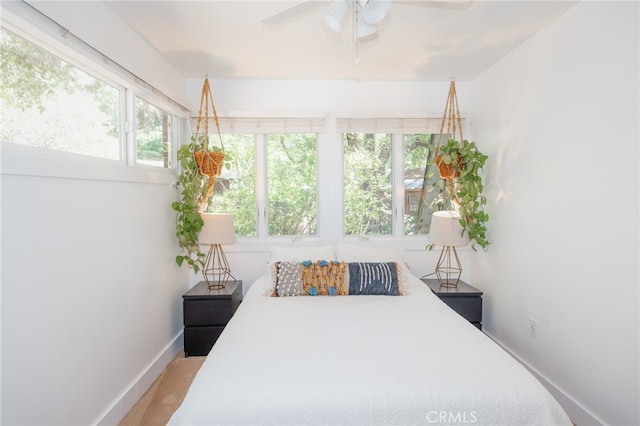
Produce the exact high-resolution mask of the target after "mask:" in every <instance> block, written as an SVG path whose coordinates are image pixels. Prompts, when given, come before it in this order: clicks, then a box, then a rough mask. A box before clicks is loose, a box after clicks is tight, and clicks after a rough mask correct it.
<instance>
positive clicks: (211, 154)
mask: <svg viewBox="0 0 640 426" xmlns="http://www.w3.org/2000/svg"><path fill="white" fill-rule="evenodd" d="M209 105H211V111H212V113H213V120H214V122H215V123H216V129H217V132H218V139H219V140H220V148H221V151H210V150H209ZM203 110H204V111H203ZM203 121H204V133H203V135H202V136H203V142H202V149H197V148H196V149H195V151H194V152H193V155H194V158H195V161H196V164H197V165H198V171H199V173H200V174H201V175H204V176H207V177H208V178H209V181H208V183H207V191H206V193H204V194H203V195H202V197H201V198H200V201H199V202H198V212H200V213H202V212H203V211H204V210H205V209H206V208H207V200H208V199H209V198H210V197H211V196H212V195H213V186H214V185H215V183H216V176H219V175H220V173H221V172H222V164H223V162H224V143H223V142H222V135H221V134H220V123H219V121H218V113H217V112H216V106H215V105H214V103H213V95H212V94H211V86H210V85H209V79H208V78H206V77H205V79H204V84H203V85H202V95H201V97H200V109H199V111H198V121H197V122H196V133H195V136H194V144H195V145H196V147H197V146H198V135H199V133H200V126H201V125H202V122H203Z"/></svg>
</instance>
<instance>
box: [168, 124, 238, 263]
mask: <svg viewBox="0 0 640 426" xmlns="http://www.w3.org/2000/svg"><path fill="white" fill-rule="evenodd" d="M205 143H208V137H206V136H204V135H203V136H200V137H198V138H194V137H192V138H191V142H190V143H189V144H185V145H182V146H181V147H180V148H179V149H178V152H177V156H178V162H179V163H180V168H181V169H182V171H181V173H180V174H179V175H178V179H177V182H176V187H177V188H178V189H179V190H180V191H181V192H180V198H179V200H178V201H174V202H173V203H172V204H171V207H172V208H173V210H175V211H176V212H177V214H178V215H177V218H176V237H177V238H178V245H179V246H180V249H181V254H179V255H178V256H176V259H175V260H176V264H177V265H178V266H182V265H183V264H184V263H185V262H186V263H187V265H188V266H189V267H190V268H193V270H194V272H196V273H197V272H198V271H199V270H200V269H202V268H204V261H205V254H204V253H203V252H202V251H201V250H200V246H199V245H198V235H199V234H200V230H201V229H202V226H203V224H204V222H203V220H202V218H201V217H200V213H203V212H204V211H206V210H207V207H208V205H209V199H208V197H207V183H208V182H209V179H213V177H211V178H210V177H208V176H205V175H202V174H200V171H199V170H198V165H197V163H196V160H195V157H194V152H195V151H197V150H202V149H203V148H204V144H205ZM209 150H210V151H221V149H220V148H218V147H209ZM227 160H228V157H227V156H226V155H225V165H227V167H228V162H227Z"/></svg>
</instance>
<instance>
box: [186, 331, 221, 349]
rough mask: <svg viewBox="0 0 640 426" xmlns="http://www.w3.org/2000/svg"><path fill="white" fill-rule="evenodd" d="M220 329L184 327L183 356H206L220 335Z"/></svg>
mask: <svg viewBox="0 0 640 426" xmlns="http://www.w3.org/2000/svg"><path fill="white" fill-rule="evenodd" d="M222 330H224V326H220V327H186V328H185V329H184V351H185V354H184V355H185V356H206V355H207V354H208V353H209V351H210V350H211V348H212V347H213V344H214V343H215V342H216V340H218V337H220V334H222Z"/></svg>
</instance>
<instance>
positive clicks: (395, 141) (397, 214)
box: [391, 133, 405, 237]
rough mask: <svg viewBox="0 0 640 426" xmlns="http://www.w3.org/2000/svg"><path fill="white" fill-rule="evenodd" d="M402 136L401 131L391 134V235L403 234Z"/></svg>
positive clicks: (398, 235)
mask: <svg viewBox="0 0 640 426" xmlns="http://www.w3.org/2000/svg"><path fill="white" fill-rule="evenodd" d="M403 143H404V137H403V135H402V134H401V133H394V134H393V135H391V147H392V148H391V149H392V161H393V166H392V167H393V168H392V176H393V193H392V197H393V235H394V236H395V237H402V236H404V198H405V197H404V150H403Z"/></svg>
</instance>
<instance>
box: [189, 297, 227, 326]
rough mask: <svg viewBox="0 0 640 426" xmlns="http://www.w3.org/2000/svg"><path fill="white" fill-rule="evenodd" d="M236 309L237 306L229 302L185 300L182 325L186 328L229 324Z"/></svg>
mask: <svg viewBox="0 0 640 426" xmlns="http://www.w3.org/2000/svg"><path fill="white" fill-rule="evenodd" d="M237 307H238V306H237V305H235V306H234V304H232V303H230V301H229V300H215V299H197V300H185V301H184V311H183V312H184V325H185V326H187V327H192V326H210V325H223V326H224V325H226V324H227V323H228V322H229V320H230V319H231V317H232V316H233V313H234V312H235V311H236V309H237Z"/></svg>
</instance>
